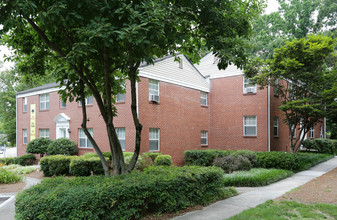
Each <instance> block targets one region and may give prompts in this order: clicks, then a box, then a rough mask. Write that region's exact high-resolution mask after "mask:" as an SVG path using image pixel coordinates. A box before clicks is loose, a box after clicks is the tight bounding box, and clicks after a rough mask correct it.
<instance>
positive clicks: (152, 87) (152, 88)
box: [149, 79, 159, 101]
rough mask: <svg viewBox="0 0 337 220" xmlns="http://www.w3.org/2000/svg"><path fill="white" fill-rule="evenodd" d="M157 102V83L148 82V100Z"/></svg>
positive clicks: (154, 81) (153, 81)
mask: <svg viewBox="0 0 337 220" xmlns="http://www.w3.org/2000/svg"><path fill="white" fill-rule="evenodd" d="M156 98H157V99H158V101H159V81H157V80H152V79H150V80H149V100H150V101H154V100H157V99H156Z"/></svg>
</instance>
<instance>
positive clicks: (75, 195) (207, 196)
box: [16, 166, 235, 219]
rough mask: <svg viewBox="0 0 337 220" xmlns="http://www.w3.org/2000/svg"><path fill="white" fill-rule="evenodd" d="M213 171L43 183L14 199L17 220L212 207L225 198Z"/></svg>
mask: <svg viewBox="0 0 337 220" xmlns="http://www.w3.org/2000/svg"><path fill="white" fill-rule="evenodd" d="M233 193H235V191H233V189H230V190H227V191H225V190H224V188H223V184H222V171H221V169H219V168H215V167H209V168H205V167H163V166H159V167H151V168H149V169H147V170H146V171H145V172H132V173H130V174H126V175H121V176H118V177H110V178H106V177H103V176H90V177H75V178H51V179H44V180H43V181H42V183H41V184H38V185H35V186H33V187H31V188H29V189H27V190H25V191H23V192H21V193H19V195H18V196H17V199H16V218H17V219H35V218H42V219H44V218H48V217H50V216H53V218H57V219H64V218H67V219H139V218H141V217H143V216H144V215H145V214H147V213H163V212H175V211H178V210H181V209H184V208H186V207H188V206H193V205H195V204H208V203H210V202H212V201H215V200H217V199H220V198H224V195H225V194H227V195H233Z"/></svg>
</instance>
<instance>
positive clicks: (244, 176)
mask: <svg viewBox="0 0 337 220" xmlns="http://www.w3.org/2000/svg"><path fill="white" fill-rule="evenodd" d="M293 174H294V173H293V172H292V171H289V170H280V169H263V168H258V169H257V168H255V169H251V170H249V171H237V172H234V173H231V174H225V175H224V180H223V181H224V184H225V186H237V187H239V186H245V187H255V186H265V185H269V184H271V183H274V182H277V181H279V180H281V179H284V178H287V177H289V176H292V175H293Z"/></svg>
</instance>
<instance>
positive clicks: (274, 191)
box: [174, 157, 337, 220]
mask: <svg viewBox="0 0 337 220" xmlns="http://www.w3.org/2000/svg"><path fill="white" fill-rule="evenodd" d="M336 167H337V157H334V158H332V159H330V160H328V161H326V162H323V163H321V164H318V165H316V166H314V167H312V168H310V169H309V170H306V171H303V172H299V173H296V174H295V175H293V176H291V177H289V178H287V179H284V180H281V181H279V182H276V183H273V184H270V185H268V186H264V187H238V188H236V189H237V190H238V191H239V192H242V194H240V195H238V196H234V197H231V198H229V199H225V200H222V201H218V202H216V203H214V204H212V205H210V206H207V207H205V208H203V209H202V210H198V211H193V212H189V213H186V214H185V215H182V216H179V217H176V218H174V220H192V219H193V220H199V219H200V220H204V219H207V220H218V219H226V218H229V217H231V216H234V215H236V214H239V213H240V212H242V211H244V210H246V209H250V208H253V207H255V206H257V205H259V204H262V203H264V202H266V201H268V200H271V199H275V198H277V197H279V196H281V195H283V194H285V193H286V192H288V191H290V190H292V189H294V188H296V187H298V186H301V185H303V184H305V183H307V182H309V181H310V180H312V179H315V178H317V177H319V176H321V175H323V174H325V173H327V172H329V171H331V170H333V169H334V168H336Z"/></svg>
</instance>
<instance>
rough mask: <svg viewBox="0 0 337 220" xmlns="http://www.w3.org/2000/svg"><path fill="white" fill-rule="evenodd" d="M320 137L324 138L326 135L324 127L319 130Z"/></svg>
mask: <svg viewBox="0 0 337 220" xmlns="http://www.w3.org/2000/svg"><path fill="white" fill-rule="evenodd" d="M319 137H320V138H324V135H323V126H322V125H321V126H320V129H319Z"/></svg>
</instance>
